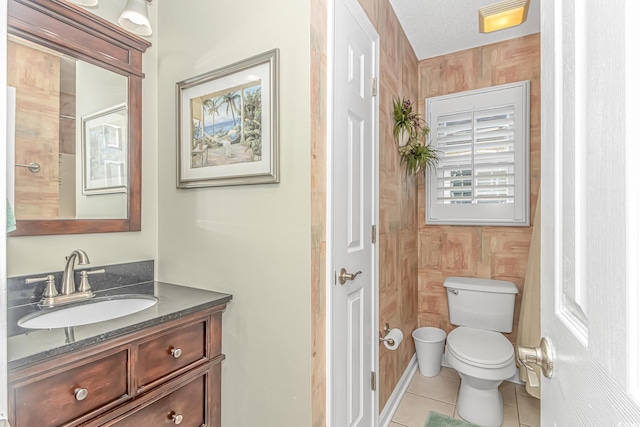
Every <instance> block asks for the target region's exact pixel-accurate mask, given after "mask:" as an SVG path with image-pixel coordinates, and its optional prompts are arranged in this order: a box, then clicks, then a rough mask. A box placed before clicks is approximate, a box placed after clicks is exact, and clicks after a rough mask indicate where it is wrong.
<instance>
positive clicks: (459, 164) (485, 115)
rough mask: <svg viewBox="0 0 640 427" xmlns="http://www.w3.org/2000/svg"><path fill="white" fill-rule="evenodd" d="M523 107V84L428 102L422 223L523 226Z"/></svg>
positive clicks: (525, 182)
mask: <svg viewBox="0 0 640 427" xmlns="http://www.w3.org/2000/svg"><path fill="white" fill-rule="evenodd" d="M525 95H526V96H525ZM528 105H529V100H528V82H521V83H518V84H517V85H516V86H515V87H514V85H504V86H497V87H492V88H489V89H485V90H481V91H470V92H463V93H459V94H454V95H447V96H444V97H438V98H430V99H428V100H427V122H428V124H429V126H430V128H431V144H433V145H434V146H435V147H436V148H437V150H438V151H439V155H440V162H439V163H438V165H437V166H436V167H435V168H433V169H432V171H431V172H430V173H428V174H427V179H428V182H429V185H427V224H429V223H438V224H479V225H485V224H488V225H528V222H529V218H528V217H529V216H528V199H529V195H528V155H529V144H528V128H529V125H528V123H529V121H528V115H529V114H528V113H529V109H528Z"/></svg>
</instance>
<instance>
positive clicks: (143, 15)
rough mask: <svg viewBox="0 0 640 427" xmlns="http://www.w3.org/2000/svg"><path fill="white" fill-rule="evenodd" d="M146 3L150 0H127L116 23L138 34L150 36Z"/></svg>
mask: <svg viewBox="0 0 640 427" xmlns="http://www.w3.org/2000/svg"><path fill="white" fill-rule="evenodd" d="M147 3H151V0H127V5H126V6H125V8H124V10H123V11H122V14H121V15H120V18H118V24H120V26H121V27H122V28H124V29H125V30H127V31H130V32H132V33H134V34H138V35H139V36H150V35H151V34H152V33H153V31H152V30H151V22H150V21H149V10H148V9H147Z"/></svg>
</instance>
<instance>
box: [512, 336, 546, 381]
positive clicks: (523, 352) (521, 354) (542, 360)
mask: <svg viewBox="0 0 640 427" xmlns="http://www.w3.org/2000/svg"><path fill="white" fill-rule="evenodd" d="M518 360H519V361H520V363H521V364H522V366H524V367H525V368H526V369H527V374H528V377H529V384H530V385H531V386H532V387H538V386H540V382H539V381H538V378H537V376H536V375H535V371H534V370H533V367H532V366H531V365H532V364H534V365H538V366H540V368H541V369H542V375H544V376H545V377H547V378H551V377H552V376H553V350H552V348H551V342H550V341H549V340H548V339H547V338H542V339H541V340H540V346H539V347H524V346H520V345H519V346H518Z"/></svg>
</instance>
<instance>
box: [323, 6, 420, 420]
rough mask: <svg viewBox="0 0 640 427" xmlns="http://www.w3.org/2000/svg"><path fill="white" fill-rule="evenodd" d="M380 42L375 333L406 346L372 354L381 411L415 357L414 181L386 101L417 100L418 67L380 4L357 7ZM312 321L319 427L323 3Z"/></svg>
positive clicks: (398, 28) (396, 25)
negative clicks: (398, 333) (399, 338)
mask: <svg viewBox="0 0 640 427" xmlns="http://www.w3.org/2000/svg"><path fill="white" fill-rule="evenodd" d="M360 3H361V5H362V7H363V9H364V10H365V12H366V13H367V15H368V16H369V19H370V20H371V22H372V23H373V25H374V27H375V28H376V31H377V32H378V34H379V36H380V92H379V96H380V181H379V191H380V224H379V231H380V240H379V245H380V301H379V308H380V325H379V328H380V330H382V329H383V327H384V324H385V323H389V324H390V325H391V326H392V327H397V328H400V329H401V330H402V331H403V333H404V335H405V337H406V339H405V340H404V342H403V343H402V344H401V346H400V348H398V349H397V350H395V351H389V350H387V349H386V348H385V347H384V346H380V372H379V379H380V389H379V390H380V394H379V398H380V399H379V403H380V410H382V409H383V408H384V406H385V404H386V403H387V401H388V399H389V396H390V395H391V393H392V392H393V390H394V389H395V387H396V385H397V384H398V381H399V380H400V377H401V376H402V374H403V373H404V370H405V369H406V367H407V365H408V364H409V361H410V359H411V357H412V356H413V354H414V352H415V348H414V345H413V340H412V339H411V332H412V331H413V330H414V329H415V328H416V327H417V323H418V321H417V316H418V315H417V295H418V290H417V289H418V247H417V245H418V243H417V235H418V223H417V205H416V203H417V180H416V179H415V178H414V177H407V176H406V174H405V172H404V169H403V168H401V167H400V159H399V156H398V151H397V146H396V145H395V143H394V141H393V135H392V131H393V118H392V111H393V110H392V105H393V101H392V98H393V96H406V97H408V98H410V99H412V100H414V101H417V97H418V60H417V58H416V56H415V54H414V53H413V49H412V48H411V46H410V44H409V42H408V40H407V38H406V35H405V34H404V31H403V30H402V27H401V26H400V23H399V22H398V19H397V17H396V15H395V13H394V11H393V9H392V7H391V5H390V3H389V2H388V0H360ZM311 6H312V14H311V16H312V22H311V29H312V32H311V52H312V57H311V79H312V81H311V87H312V90H311V93H312V95H311V109H312V114H311V117H312V120H311V126H312V132H311V142H312V195H313V197H312V272H313V276H312V279H313V280H312V304H311V307H312V313H313V316H312V319H313V334H312V335H313V347H312V357H313V359H312V360H313V426H314V427H321V426H324V425H326V414H325V406H326V399H325V395H326V381H325V377H326V369H325V365H326V357H325V353H326V346H325V340H326V332H325V320H326V309H325V307H326V298H325V295H326V287H325V282H326V278H325V262H326V241H325V240H326V239H325V236H326V215H325V208H326V191H325V188H326V181H325V176H326V119H325V116H326V110H327V105H326V84H327V77H326V70H327V68H326V64H327V35H326V28H327V0H312V2H311Z"/></svg>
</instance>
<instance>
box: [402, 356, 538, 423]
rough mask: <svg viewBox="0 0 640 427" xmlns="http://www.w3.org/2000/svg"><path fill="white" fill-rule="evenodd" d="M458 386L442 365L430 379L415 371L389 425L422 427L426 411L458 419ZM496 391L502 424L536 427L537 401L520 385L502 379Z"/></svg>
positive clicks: (457, 379) (451, 371) (454, 375)
mask: <svg viewBox="0 0 640 427" xmlns="http://www.w3.org/2000/svg"><path fill="white" fill-rule="evenodd" d="M459 387H460V377H459V376H458V373H457V372H456V371H455V370H454V369H451V368H442V370H441V371H440V374H439V375H438V376H435V377H432V378H428V377H423V376H422V375H420V372H416V373H415V375H414V377H413V379H412V380H411V385H410V386H409V389H408V390H407V393H406V394H405V395H404V397H403V398H402V402H400V406H399V407H398V410H397V411H396V413H395V414H394V416H393V421H392V422H391V425H390V427H424V425H425V423H426V422H427V417H428V415H429V411H435V412H439V413H441V414H443V415H448V416H450V417H454V418H456V419H462V418H460V416H459V415H458V413H457V411H456V400H457V399H458V388H459ZM500 391H501V392H502V401H503V403H504V422H503V423H502V426H503V427H540V401H539V400H538V399H536V398H534V397H531V396H529V395H528V394H527V392H526V391H525V389H524V386H522V385H517V384H514V383H510V382H507V381H505V382H503V383H502V384H501V385H500Z"/></svg>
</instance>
